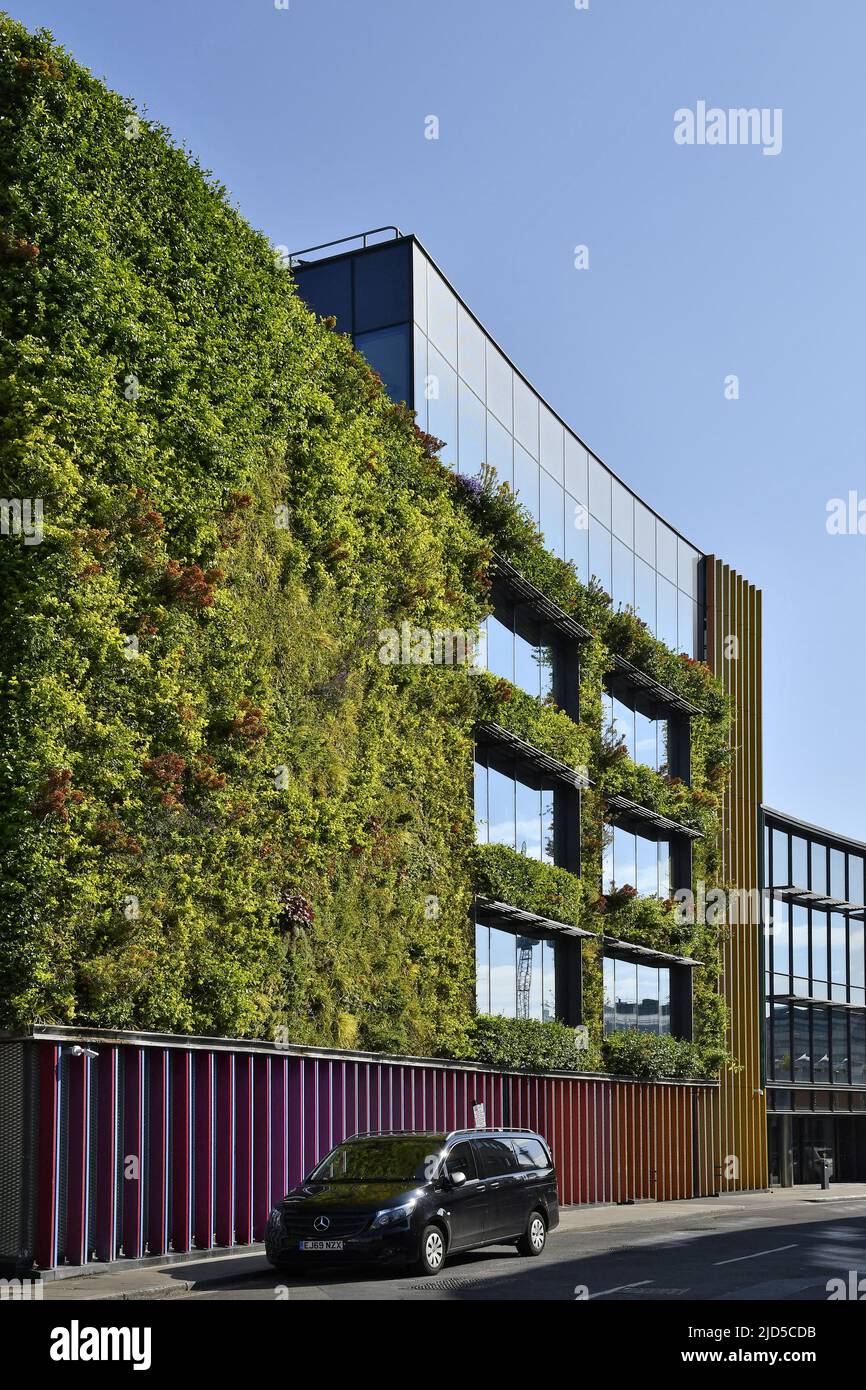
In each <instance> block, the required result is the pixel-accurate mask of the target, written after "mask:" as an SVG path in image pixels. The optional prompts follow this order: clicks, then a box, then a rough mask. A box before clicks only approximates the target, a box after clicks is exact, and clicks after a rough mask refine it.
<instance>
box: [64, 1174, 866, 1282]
mask: <svg viewBox="0 0 866 1390" xmlns="http://www.w3.org/2000/svg"><path fill="white" fill-rule="evenodd" d="M855 1201H861V1202H866V1183H837V1184H836V1185H835V1186H833V1187H831V1188H830V1190H829V1191H827V1192H822V1191H821V1189H820V1188H819V1187H818V1186H817V1185H815V1184H810V1185H809V1186H803V1187H789V1188H773V1189H771V1190H769V1191H766V1192H731V1193H725V1194H723V1195H722V1196H720V1197H699V1198H695V1199H693V1200H691V1201H681V1202H637V1203H634V1204H633V1205H630V1206H603V1207H564V1208H563V1209H562V1211H561V1213H560V1226H559V1229H560V1230H562V1231H578V1230H586V1231H590V1230H598V1229H600V1228H606V1229H608V1230H615V1229H618V1228H621V1227H628V1226H629V1225H631V1224H633V1223H634V1222H635V1221H636V1220H639V1221H640V1222H641V1223H642V1224H646V1223H647V1222H649V1223H651V1224H652V1225H654V1226H659V1227H663V1226H665V1225H666V1224H674V1225H676V1224H678V1223H680V1222H681V1221H682V1219H683V1216H684V1215H686V1214H688V1215H689V1216H696V1215H699V1214H702V1213H703V1214H705V1215H706V1216H707V1217H708V1219H712V1217H713V1216H714V1215H723V1214H725V1213H726V1212H733V1211H753V1212H754V1214H755V1215H756V1216H760V1215H767V1216H768V1215H770V1214H771V1213H772V1212H773V1211H777V1210H778V1211H780V1210H781V1209H782V1208H783V1207H786V1206H789V1205H791V1204H800V1203H803V1202H812V1203H814V1202H817V1203H825V1202H855ZM555 1238H556V1233H555V1232H554V1233H553V1234H552V1235H551V1240H554V1239H555ZM272 1273H273V1271H272V1269H271V1266H270V1265H269V1264H268V1262H267V1260H266V1259H265V1256H264V1253H263V1248H262V1246H260V1245H258V1246H247V1247H245V1249H244V1250H241V1251H237V1252H233V1253H226V1254H225V1255H222V1254H211V1255H209V1256H201V1255H199V1256H196V1255H195V1254H193V1255H191V1256H189V1257H186V1258H184V1257H181V1258H180V1259H177V1258H175V1259H174V1260H173V1261H171V1262H165V1263H159V1262H158V1261H157V1262H154V1263H152V1264H147V1265H145V1266H142V1265H140V1264H139V1265H125V1264H124V1263H123V1262H122V1261H119V1262H118V1264H117V1265H115V1266H113V1267H110V1268H109V1267H107V1266H105V1265H101V1266H99V1267H98V1269H97V1270H96V1271H95V1272H94V1273H93V1274H78V1273H76V1274H75V1275H74V1276H73V1277H71V1278H63V1277H61V1278H53V1279H50V1280H46V1281H45V1283H44V1285H43V1289H42V1296H43V1299H44V1300H45V1301H52V1302H55V1301H71V1300H75V1301H79V1300H82V1301H87V1302H90V1301H93V1300H124V1301H125V1300H129V1301H134V1300H136V1299H154V1298H157V1299H161V1298H172V1297H175V1296H177V1295H181V1294H189V1293H193V1292H201V1291H202V1290H204V1289H211V1288H219V1287H220V1285H221V1284H225V1283H227V1282H232V1281H235V1280H237V1279H238V1278H251V1279H252V1278H262V1277H263V1276H267V1275H269V1274H272Z"/></svg>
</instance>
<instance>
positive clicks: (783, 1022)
mask: <svg viewBox="0 0 866 1390" xmlns="http://www.w3.org/2000/svg"><path fill="white" fill-rule="evenodd" d="M864 856H866V847H864V846H861V845H856V844H855V843H853V842H851V841H844V840H841V839H833V838H832V837H831V836H829V835H828V834H827V833H826V832H822V831H819V830H817V829H815V830H813V829H811V828H810V827H808V826H804V825H802V824H801V823H799V822H797V821H788V820H786V819H784V818H783V817H781V816H779V815H778V813H775V812H766V813H765V833H764V881H765V885H766V891H765V895H764V931H765V966H766V994H767V1008H766V1029H767V1079H768V1081H769V1082H770V1083H771V1084H772V1083H775V1084H778V1083H785V1082H788V1083H792V1084H794V1085H799V1086H803V1085H808V1086H820V1087H830V1088H832V1087H839V1086H848V1087H854V1086H866V974H864V968H866V962H864V917H866V907H864V901H863V897H864V893H863V888H864ZM826 1108H827V1109H829V1108H830V1107H829V1103H828V1105H827V1107H826Z"/></svg>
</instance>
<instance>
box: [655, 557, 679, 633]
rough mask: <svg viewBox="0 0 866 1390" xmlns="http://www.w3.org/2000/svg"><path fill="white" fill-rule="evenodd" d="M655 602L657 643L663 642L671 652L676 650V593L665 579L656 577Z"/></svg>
mask: <svg viewBox="0 0 866 1390" xmlns="http://www.w3.org/2000/svg"><path fill="white" fill-rule="evenodd" d="M656 600H657V604H658V620H657V627H656V636H657V637H658V639H659V641H661V642H664V644H665V646H666V647H670V648H671V649H672V650H673V651H676V649H677V621H678V614H677V591H676V589H675V587H674V585H673V584H670V583H669V582H668V581H667V579H663V578H662V576H661V575H659V576H658V580H657V587H656Z"/></svg>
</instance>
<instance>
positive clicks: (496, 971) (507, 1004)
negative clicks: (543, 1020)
mask: <svg viewBox="0 0 866 1390" xmlns="http://www.w3.org/2000/svg"><path fill="white" fill-rule="evenodd" d="M516 1005H517V976H516V972H515V954H514V937H513V936H512V935H511V933H510V932H504V931H499V930H497V928H496V927H491V928H490V1012H491V1013H492V1014H503V1015H504V1016H505V1017H506V1018H514V1017H515V1014H516V1012H517V1007H516Z"/></svg>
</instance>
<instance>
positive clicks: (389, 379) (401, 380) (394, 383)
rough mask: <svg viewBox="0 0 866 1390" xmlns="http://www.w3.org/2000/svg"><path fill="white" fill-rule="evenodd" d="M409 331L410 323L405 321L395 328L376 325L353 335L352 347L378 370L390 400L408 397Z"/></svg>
mask: <svg viewBox="0 0 866 1390" xmlns="http://www.w3.org/2000/svg"><path fill="white" fill-rule="evenodd" d="M409 332H410V325H409V324H408V323H406V324H400V325H399V327H397V328H378V329H376V330H375V331H374V332H372V333H358V334H356V335H355V347H356V348H357V349H358V351H359V352H362V353H363V354H364V356H365V357H366V359H367V361H368V362H369V363H370V366H371V367H372V368H373V370H374V371H376V372H378V373H379V375H380V377H381V378H382V383H383V385H384V387H385V390H386V391H387V392H388V395H389V396H390V397H391V400H392V401H408V400H409V399H410V389H409V373H410V356H411V354H410V352H409Z"/></svg>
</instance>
